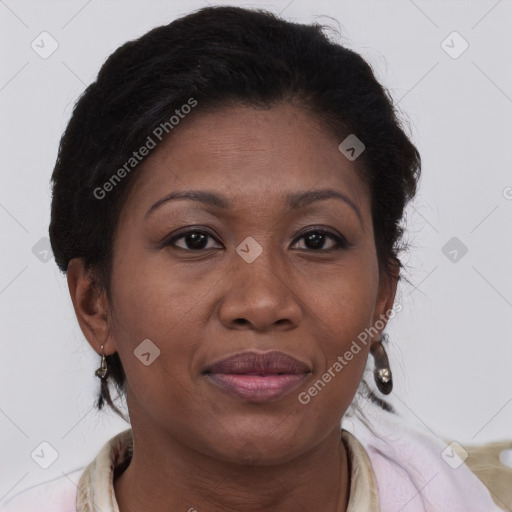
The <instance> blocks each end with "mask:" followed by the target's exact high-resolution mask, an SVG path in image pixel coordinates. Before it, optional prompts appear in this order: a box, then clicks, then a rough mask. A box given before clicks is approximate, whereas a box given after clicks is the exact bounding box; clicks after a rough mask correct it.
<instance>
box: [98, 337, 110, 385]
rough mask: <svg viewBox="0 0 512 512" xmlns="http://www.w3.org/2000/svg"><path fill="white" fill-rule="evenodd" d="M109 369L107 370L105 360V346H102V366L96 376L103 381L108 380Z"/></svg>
mask: <svg viewBox="0 0 512 512" xmlns="http://www.w3.org/2000/svg"><path fill="white" fill-rule="evenodd" d="M107 373H108V368H107V360H106V358H105V354H104V353H103V345H101V365H100V367H99V368H98V369H97V370H96V372H95V375H96V377H99V378H100V379H101V380H104V379H106V378H107Z"/></svg>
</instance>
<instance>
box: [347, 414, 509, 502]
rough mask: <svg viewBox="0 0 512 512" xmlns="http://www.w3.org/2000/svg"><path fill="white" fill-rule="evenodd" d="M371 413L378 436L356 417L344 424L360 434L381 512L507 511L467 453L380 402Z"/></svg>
mask: <svg viewBox="0 0 512 512" xmlns="http://www.w3.org/2000/svg"><path fill="white" fill-rule="evenodd" d="M365 416H366V417H367V418H368V422H369V424H370V426H372V427H374V430H376V434H377V435H375V434H374V433H373V432H372V431H371V430H370V428H369V427H368V426H367V425H366V424H365V422H364V421H361V420H360V419H358V418H356V417H350V418H344V420H343V422H342V427H343V428H344V429H346V430H348V431H349V432H351V433H352V434H353V435H354V436H355V437H356V438H357V439H358V441H359V442H360V443H361V444H362V445H363V446H364V448H365V450H366V452H367V454H368V456H369V458H370V461H371V464H372V468H373V471H374V473H375V476H376V479H377V486H378V488H379V496H380V507H381V512H498V511H502V510H503V509H501V508H500V507H498V505H496V504H495V502H494V501H493V499H492V498H491V495H490V492H489V490H488V489H487V487H486V486H485V485H484V484H483V483H482V481H481V480H480V479H479V478H478V477H477V476H476V475H475V474H474V473H473V472H472V471H471V470H470V469H469V467H468V466H467V465H466V464H464V463H463V461H462V458H460V457H458V456H457V454H456V452H454V451H453V449H451V448H450V446H448V445H447V444H446V443H445V442H444V441H443V440H442V439H440V438H439V437H436V436H435V435H434V434H433V433H432V432H430V431H429V430H427V429H426V428H425V427H423V426H420V425H414V426H413V425H411V424H410V423H406V420H404V419H403V417H401V416H399V415H395V414H390V413H388V412H386V411H384V410H382V409H381V408H380V407H373V406H372V407H368V410H365ZM443 451H444V452H445V458H444V459H443V457H442V452H443ZM447 461H449V462H450V463H451V465H450V464H449V463H448V462H447ZM459 464H460V465H459ZM511 485H512V482H511Z"/></svg>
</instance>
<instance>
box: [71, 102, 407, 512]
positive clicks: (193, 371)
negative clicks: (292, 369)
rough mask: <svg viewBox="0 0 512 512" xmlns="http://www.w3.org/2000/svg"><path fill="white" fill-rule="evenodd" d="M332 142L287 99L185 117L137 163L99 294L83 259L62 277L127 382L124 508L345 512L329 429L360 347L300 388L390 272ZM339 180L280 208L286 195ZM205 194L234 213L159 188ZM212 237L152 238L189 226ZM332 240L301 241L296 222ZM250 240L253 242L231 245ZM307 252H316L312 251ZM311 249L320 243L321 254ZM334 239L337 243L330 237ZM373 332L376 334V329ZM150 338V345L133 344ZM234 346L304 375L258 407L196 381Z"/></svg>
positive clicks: (371, 303) (386, 290)
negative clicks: (304, 202) (129, 446)
mask: <svg viewBox="0 0 512 512" xmlns="http://www.w3.org/2000/svg"><path fill="white" fill-rule="evenodd" d="M340 142H341V140H338V139H337V138H336V137H334V136H333V135H332V134H331V133H329V132H328V131H327V130H326V129H325V128H324V126H323V125H322V124H321V123H320V121H318V120H317V119H316V118H315V117H314V116H313V115H312V114H311V113H309V112H307V111H305V110H303V109H300V108H299V107H298V106H293V105H290V104H281V105H278V106H274V107H272V108H270V109H265V110H263V109H253V108H249V107H242V106H230V107H224V108H223V109H219V110H216V111H211V112H208V113H206V112H197V113H194V115H190V116H189V118H187V119H185V120H184V121H182V123H181V124H180V126H179V127H178V128H177V129H176V130H175V132H173V136H172V137H170V138H168V139H167V140H164V141H163V142H162V143H161V144H160V145H159V146H158V147H157V148H156V149H155V150H154V151H153V153H151V154H150V156H149V157H147V158H146V160H145V161H144V164H143V165H144V167H143V169H142V170H141V172H140V174H139V175H138V176H137V179H136V182H135V184H134V186H133V187H132V188H131V189H130V193H129V195H128V197H127V200H126V203H125V204H124V207H123V209H122V211H121V214H120V218H119V223H118V226H117V231H116V236H115V242H114V254H113V262H114V264H113V273H112V276H111V297H112V300H111V301H109V300H108V299H107V296H106V293H105V292H104V291H101V290H97V289H95V288H94V287H92V286H91V280H90V276H89V275H88V273H87V272H85V271H84V267H83V262H82V260H81V259H74V260H72V262H71V263H70V266H69V269H68V284H69V290H70V294H71V297H72V300H73V304H74V308H75V312H76V315H77V318H78V321H79V323H80V326H81V329H82V331H83V333H84V335H85V336H86V338H87V340H88V341H89V343H90V344H91V346H92V347H93V348H94V349H95V350H96V351H97V352H98V353H100V346H101V345H105V347H104V351H105V353H106V354H112V353H114V352H115V351H118V352H119V355H120V357H121V361H122V363H123V367H124V369H125V372H126V375H127V400H128V407H129V412H130V418H131V425H132V429H133V436H134V456H133V459H132V462H131V464H130V465H129V467H128V468H127V469H126V471H125V472H124V473H123V474H122V475H121V476H119V477H118V478H117V479H116V480H115V482H114V487H115V494H116V499H117V501H118V504H119V508H120V511H121V512H132V511H136V510H143V509H145V510H152V511H154V512H160V511H162V512H163V511H166V512H168V511H169V510H184V511H186V510H189V509H190V508H193V509H196V510H197V511H199V512H201V511H206V510H208V511H210V512H215V511H221V510H222V511H226V510H233V511H235V510H236V511H261V510H265V511H279V512H288V511H292V510H293V511H294V512H296V510H297V507H299V508H302V509H304V510H325V511H338V512H339V511H345V510H346V507H347V503H348V498H349V488H350V477H349V469H348V468H349V466H348V460H347V452H346V449H345V447H344V445H343V443H341V442H340V437H339V425H340V421H341V419H342V417H343V414H344V413H345V412H346V410H347V408H348V406H349V405H350V403H351V402H352V400H353V398H354V395H355V393H356V391H357V388H358V386H359V383H360V381H361V378H362V374H363V370H364V367H365V363H366V360H367V357H368V353H369V348H370V343H368V344H367V345H366V346H364V345H361V347H362V350H361V351H360V352H359V354H357V355H356V356H354V358H353V359H352V360H351V361H350V362H349V364H347V366H345V367H344V369H343V371H341V372H339V373H338V374H336V377H335V378H333V379H332V380H331V382H329V383H328V384H327V385H326V386H325V387H324V388H323V389H322V391H321V392H319V393H318V394H317V396H315V397H314V398H312V399H311V401H310V402H309V404H307V405H303V404H301V403H300V402H299V400H298V394H299V393H300V392H302V391H307V390H308V388H310V387H311V385H312V384H313V383H314V382H315V381H317V379H318V378H320V377H321V375H322V374H323V373H324V372H325V371H326V370H327V369H328V368H330V367H331V366H332V365H333V363H334V362H335V361H336V359H337V357H338V356H340V355H343V354H344V353H345V351H346V350H348V349H349V347H350V346H351V344H352V342H353V340H355V339H357V336H358V334H359V333H361V332H362V331H364V330H365V329H366V328H369V327H371V326H372V325H374V324H375V322H376V321H377V320H378V319H379V318H382V315H385V314H386V312H389V310H390V308H391V307H392V305H393V301H394V297H395V292H396V285H397V275H395V276H394V277H389V276H388V275H387V274H384V273H379V266H378V260H377V255H376V248H375V242H374V234H373V227H372V219H371V209H370V196H369V192H368V189H367V187H366V185H365V183H364V182H363V180H362V179H361V177H360V176H359V174H358V171H357V169H356V167H355V163H354V162H350V161H349V160H348V159H346V158H345V157H344V156H343V155H342V154H341V153H340V151H339V150H338V144H339V143H340ZM324 188H329V189H334V190H336V191H337V192H340V193H342V194H344V195H346V196H347V197H349V198H350V200H351V201H352V202H353V203H354V205H355V206H356V208H357V209H358V211H359V215H358V214H357V213H356V212H355V210H354V209H353V208H351V207H350V206H349V204H347V203H346V202H344V201H342V200H339V199H334V198H330V199H327V200H321V201H316V202H313V203H311V204H310V205H308V206H304V207H302V208H300V209H299V210H290V209H289V208H288V207H287V205H286V202H285V196H286V195H287V194H288V193H295V192H303V191H309V190H312V189H324ZM185 189H193V190H209V191H212V192H215V193H218V194H223V195H224V196H226V198H227V199H229V201H230V202H232V207H231V208H229V209H225V210H224V209H221V208H216V207H212V206H208V205H204V204H202V203H199V202H196V201H192V200H186V199H181V200H177V201H170V202H166V203H164V204H162V205H161V206H160V207H158V208H157V209H155V210H154V211H153V212H152V213H151V214H150V215H149V216H147V217H146V212H147V211H148V210H149V209H150V207H151V206H152V205H153V204H154V203H156V202H157V201H158V200H159V199H161V198H162V197H164V196H165V195H167V194H168V193H169V192H173V191H182V190H185ZM187 227H193V228H196V230H197V229H199V228H200V229H202V230H205V231H207V232H209V234H211V235H212V237H209V238H207V245H206V248H203V249H199V250H198V249H195V250H194V249H193V248H190V247H194V246H193V243H191V240H190V238H188V243H187V238H181V239H179V240H176V241H175V242H174V244H175V247H173V246H172V245H170V244H168V245H162V244H161V243H160V242H161V241H162V240H163V239H164V238H165V237H168V235H171V234H173V233H177V232H178V230H179V232H180V233H179V234H181V233H182V231H183V228H187ZM313 227H315V228H323V229H325V230H327V231H329V232H331V233H333V234H334V235H338V236H340V235H341V236H342V237H344V238H345V239H346V240H347V241H348V242H349V243H350V244H351V245H350V246H349V247H348V248H340V249H336V248H335V246H336V241H335V240H334V239H330V238H329V237H326V238H325V242H324V243H323V245H322V244H321V243H319V244H318V246H314V245H311V243H308V241H307V238H305V237H304V236H303V235H304V231H306V230H309V229H310V228H313ZM248 236H251V237H253V238H254V239H255V240H256V241H257V242H258V244H259V245H260V246H261V247H262V249H263V252H262V253H261V254H260V255H259V256H258V257H257V258H256V260H255V261H253V262H252V263H247V262H246V261H245V260H244V259H242V258H241V257H240V256H239V254H238V253H237V252H236V251H235V249H236V247H237V246H238V245H239V244H240V243H241V242H242V241H243V240H244V239H245V238H246V237H248ZM315 247H316V248H315ZM318 247H319V248H318ZM333 247H334V248H333ZM380 338H381V336H380V335H376V336H375V337H374V338H373V339H372V342H376V341H378V340H380ZM145 339H150V340H151V341H152V342H153V343H154V344H155V345H156V346H157V347H158V348H159V349H160V355H159V357H157V358H156V359H155V360H154V362H152V363H151V364H150V365H149V366H145V365H144V364H142V363H141V361H140V360H139V359H138V358H137V357H135V356H134V354H133V352H134V350H135V349H136V347H137V346H138V345H139V344H140V343H141V342H142V340H145ZM245 349H257V350H268V349H278V350H282V351H284V352H286V353H287V354H290V355H292V356H294V357H296V358H298V359H301V360H303V361H305V362H307V363H308V364H309V365H310V366H311V368H312V373H311V374H310V375H308V376H306V377H305V380H304V381H303V382H302V383H301V385H300V387H298V388H297V389H296V390H295V391H293V392H291V393H290V394H288V395H286V396H284V397H282V398H279V399H277V400H274V401H271V402H268V403H250V402H247V401H244V400H242V399H239V398H235V397H233V396H231V395H228V394H227V393H225V392H224V391H222V390H220V389H219V388H218V387H216V386H214V385H212V384H211V383H210V382H209V381H208V379H207V378H206V377H205V376H204V375H202V374H201V370H202V369H203V368H204V366H205V365H206V364H208V363H211V362H213V361H214V360H217V359H219V358H221V357H225V356H227V355H229V354H232V353H233V352H237V351H242V350H245Z"/></svg>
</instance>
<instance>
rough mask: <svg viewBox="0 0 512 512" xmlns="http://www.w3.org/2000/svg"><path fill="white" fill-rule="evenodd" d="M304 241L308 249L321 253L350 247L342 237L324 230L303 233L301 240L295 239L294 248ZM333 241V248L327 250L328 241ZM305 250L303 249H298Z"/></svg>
mask: <svg viewBox="0 0 512 512" xmlns="http://www.w3.org/2000/svg"><path fill="white" fill-rule="evenodd" d="M302 239H304V243H305V245H306V247H305V248H306V249H310V250H313V251H319V250H320V251H319V252H327V251H332V250H340V249H346V248H348V247H349V245H350V244H349V243H348V242H347V241H346V240H345V238H343V237H342V236H339V235H335V234H334V233H331V232H329V231H326V230H324V229H312V230H309V231H307V232H306V233H303V234H302V235H301V236H300V237H299V238H296V239H295V243H294V246H295V245H297V243H298V242H297V240H302ZM328 240H331V247H328V248H327V249H326V248H325V247H324V245H325V243H326V241H328ZM298 248H299V249H303V247H298Z"/></svg>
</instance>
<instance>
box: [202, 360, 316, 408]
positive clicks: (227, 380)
mask: <svg viewBox="0 0 512 512" xmlns="http://www.w3.org/2000/svg"><path fill="white" fill-rule="evenodd" d="M309 373H311V368H310V366H309V365H308V364H306V363H305V362H303V361H300V360H299V359H296V358H294V357H292V356H290V355H288V354H285V353H284V352H280V351H277V350H272V351H269V352H256V351H252V350H251V351H245V352H239V353H235V354H233V355H231V356H229V357H226V358H224V359H221V360H219V361H217V362H214V363H213V364H211V365H209V366H207V367H206V368H205V369H204V371H203V374H204V375H205V376H207V377H208V380H209V381H210V382H211V383H212V384H214V385H216V386H217V387H219V388H221V389H222V390H223V391H226V392H228V393H229V394H231V395H232V396H236V397H238V398H242V399H244V400H248V401H251V402H264V401H269V400H276V399H279V398H281V397H283V396H284V395H286V394H288V393H290V392H291V391H293V390H294V389H295V388H297V387H298V386H299V385H300V384H301V382H302V381H303V380H304V379H305V378H306V377H307V375H308V374H309Z"/></svg>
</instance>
